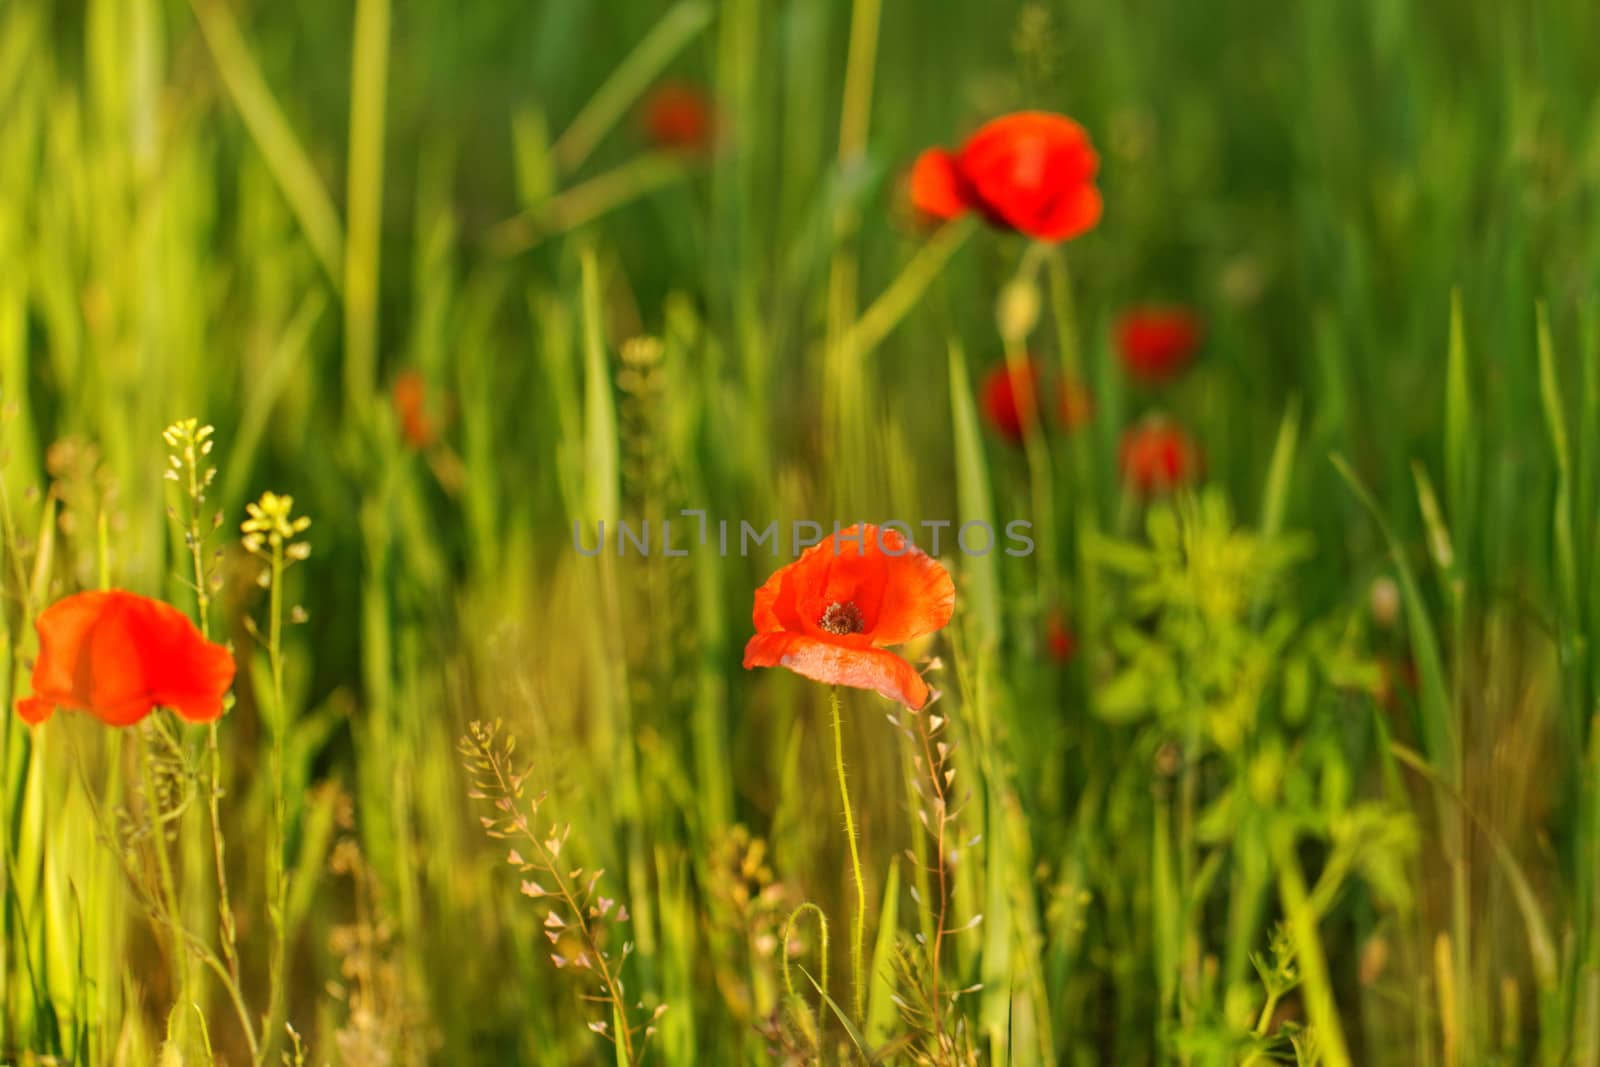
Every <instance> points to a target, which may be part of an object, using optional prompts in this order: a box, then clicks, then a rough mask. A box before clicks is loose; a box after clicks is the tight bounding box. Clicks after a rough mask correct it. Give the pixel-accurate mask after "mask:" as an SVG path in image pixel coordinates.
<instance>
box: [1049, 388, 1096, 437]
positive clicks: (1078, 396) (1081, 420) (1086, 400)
mask: <svg viewBox="0 0 1600 1067" xmlns="http://www.w3.org/2000/svg"><path fill="white" fill-rule="evenodd" d="M1056 413H1057V415H1058V416H1059V417H1060V419H1061V425H1062V426H1064V427H1066V428H1067V429H1068V430H1078V429H1082V428H1083V427H1085V426H1087V425H1089V421H1090V420H1091V419H1093V418H1094V394H1092V393H1090V392H1089V387H1088V386H1086V385H1084V384H1083V383H1082V382H1079V381H1072V380H1068V381H1064V382H1062V383H1061V386H1060V388H1059V389H1058V390H1057V394H1056Z"/></svg>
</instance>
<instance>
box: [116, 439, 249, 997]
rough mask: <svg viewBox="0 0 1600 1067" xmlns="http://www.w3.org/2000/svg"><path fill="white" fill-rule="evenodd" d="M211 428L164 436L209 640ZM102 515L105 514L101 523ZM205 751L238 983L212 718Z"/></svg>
mask: <svg viewBox="0 0 1600 1067" xmlns="http://www.w3.org/2000/svg"><path fill="white" fill-rule="evenodd" d="M213 432H214V430H213V428H212V427H210V426H201V425H199V420H197V419H193V418H189V419H182V420H180V421H178V422H175V423H173V424H172V425H171V426H168V427H167V429H166V431H165V432H164V433H163V434H162V436H163V437H164V438H165V439H166V442H167V445H168V447H170V448H173V449H175V450H176V451H174V452H173V453H172V455H171V456H170V457H169V458H170V461H171V463H172V466H171V468H170V469H169V470H168V471H167V475H166V476H167V479H168V480H169V481H177V480H178V479H179V477H180V476H181V477H183V478H184V479H186V481H187V484H186V485H185V487H184V488H185V492H186V495H187V496H188V498H189V507H188V514H187V516H186V519H187V521H186V522H185V523H184V524H183V526H184V529H183V540H184V544H185V545H186V546H187V547H188V549H189V557H190V560H191V562H192V563H193V566H194V600H195V622H196V624H197V625H198V626H199V627H200V636H201V637H204V638H206V639H207V640H210V638H211V619H210V614H211V613H210V608H211V587H210V578H209V576H208V575H207V574H206V567H205V557H204V554H203V547H204V542H205V536H206V535H205V534H203V533H202V532H201V530H200V509H201V505H203V504H204V503H205V498H206V497H205V494H206V489H207V487H209V486H210V485H211V483H212V481H213V480H214V479H215V478H216V476H217V469H216V468H215V467H206V468H205V470H204V472H203V473H202V471H201V457H203V456H209V455H210V454H211V450H212V448H213V447H214V446H215V441H214V440H213V439H212V436H211V435H212V433H213ZM180 472H181V474H180ZM104 518H105V516H104V514H103V513H102V515H101V521H102V525H103V523H104ZM221 522H222V515H221V513H220V512H219V513H218V514H217V517H216V521H214V522H213V523H212V526H211V528H212V530H215V529H216V528H217V526H219V525H221ZM206 755H207V756H208V757H209V768H208V769H209V772H210V781H209V782H208V783H207V784H208V789H207V793H208V796H207V798H206V800H207V804H206V807H207V811H208V814H209V816H210V826H211V854H212V858H213V861H214V862H215V865H216V869H217V915H218V921H219V931H218V933H219V935H220V940H221V942H222V958H223V959H224V960H225V961H226V962H227V965H228V974H229V976H230V977H231V978H232V979H233V981H234V983H235V984H237V983H238V981H239V946H238V930H237V927H236V925H235V921H234V915H233V901H232V898H231V897H230V895H229V893H228V867H227V862H226V856H227V853H226V848H225V846H224V843H223V838H222V812H221V801H222V750H221V746H220V744H219V743H218V730H217V724H216V722H214V721H213V722H211V723H209V724H208V725H207V727H206Z"/></svg>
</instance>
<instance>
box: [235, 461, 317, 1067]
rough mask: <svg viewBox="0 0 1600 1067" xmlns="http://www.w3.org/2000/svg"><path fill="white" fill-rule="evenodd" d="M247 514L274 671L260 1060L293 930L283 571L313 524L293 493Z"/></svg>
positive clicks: (271, 497) (303, 548)
mask: <svg viewBox="0 0 1600 1067" xmlns="http://www.w3.org/2000/svg"><path fill="white" fill-rule="evenodd" d="M245 510H246V512H247V514H248V518H246V519H245V521H244V523H243V524H242V525H241V527H240V529H241V530H242V531H243V533H244V547H245V550H246V551H247V552H249V553H250V554H251V555H253V556H255V557H256V558H258V559H260V560H262V561H263V562H265V563H266V564H267V567H268V570H267V571H266V572H265V573H264V575H263V581H265V582H266V583H267V634H266V637H265V638H263V637H262V636H261V633H260V631H259V630H257V629H256V627H255V624H254V623H253V622H251V623H249V626H250V630H251V632H252V633H253V634H254V635H255V637H256V639H257V640H258V641H261V643H262V644H263V645H264V646H265V647H266V651H267V666H268V670H269V672H270V674H271V677H272V716H273V729H272V769H271V777H272V846H271V852H270V854H269V856H268V861H269V862H268V866H267V872H268V873H267V881H268V886H269V889H270V891H271V894H272V905H271V908H270V909H269V910H270V912H271V916H272V934H273V942H272V972H271V979H272V992H271V995H270V998H269V1000H268V1005H267V1020H266V1027H267V1039H266V1041H264V1042H263V1043H262V1046H261V1051H260V1054H259V1055H258V1056H257V1058H256V1063H257V1064H261V1063H265V1062H266V1060H267V1059H268V1058H270V1056H271V1054H272V1051H273V1048H274V1046H275V1045H276V1043H277V1034H278V1030H279V1027H278V1026H277V1025H276V1021H277V1019H278V1017H279V1015H280V1014H281V1013H282V1012H283V1010H284V1003H285V994H286V986H287V983H286V981H285V979H286V975H285V973H284V970H285V963H286V959H287V956H288V931H287V929H286V926H285V923H286V922H287V918H288V908H289V902H288V897H289V880H288V875H287V873H286V871H285V869H284V850H285V846H286V841H287V837H288V826H287V823H288V815H287V808H286V804H285V800H284V754H283V749H284V735H285V734H286V733H288V725H289V724H288V721H287V712H286V710H285V707H284V699H283V576H284V572H285V571H286V570H288V568H289V567H290V566H292V565H293V564H294V563H296V562H298V561H299V560H303V559H305V558H306V557H307V556H308V555H310V553H311V546H310V544H308V543H307V542H305V541H297V540H295V538H296V537H297V536H299V535H300V534H302V533H304V532H305V531H306V530H307V529H309V528H310V526H311V520H310V519H309V518H308V517H306V516H304V515H300V516H294V515H293V510H294V497H292V496H280V495H279V494H277V493H273V492H270V491H269V492H266V493H263V494H262V495H261V499H260V500H259V501H258V502H256V503H254V504H247V505H246V506H245Z"/></svg>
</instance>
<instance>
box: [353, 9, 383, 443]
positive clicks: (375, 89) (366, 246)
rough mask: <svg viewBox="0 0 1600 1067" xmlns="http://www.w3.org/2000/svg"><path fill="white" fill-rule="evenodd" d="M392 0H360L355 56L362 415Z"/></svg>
mask: <svg viewBox="0 0 1600 1067" xmlns="http://www.w3.org/2000/svg"><path fill="white" fill-rule="evenodd" d="M388 77H389V0H357V3H356V23H355V44H354V47H353V54H352V58H351V62H350V172H349V176H348V186H347V189H348V196H347V211H348V212H349V233H348V235H347V240H346V246H345V259H344V348H345V350H344V388H345V404H346V405H347V408H348V410H351V411H354V412H355V413H356V415H357V420H358V423H359V422H360V421H361V420H362V419H364V418H365V417H366V416H367V415H368V414H370V412H368V411H367V410H365V409H366V406H367V405H368V403H369V402H370V399H371V396H372V393H373V391H374V389H375V388H376V386H377V372H378V249H379V243H380V239H381V238H380V235H381V232H382V228H383V143H384V115H385V106H386V99H387V92H388Z"/></svg>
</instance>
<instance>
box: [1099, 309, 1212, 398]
mask: <svg viewBox="0 0 1600 1067" xmlns="http://www.w3.org/2000/svg"><path fill="white" fill-rule="evenodd" d="M1116 333H1117V354H1118V355H1120V356H1121V357H1122V365H1123V366H1124V367H1126V368H1127V369H1128V373H1129V374H1131V375H1132V376H1133V377H1135V378H1137V379H1138V380H1140V381H1143V382H1151V383H1153V382H1163V381H1166V380H1168V379H1169V378H1172V377H1173V376H1174V375H1176V374H1177V373H1178V372H1179V371H1181V370H1183V368H1184V367H1187V366H1188V365H1189V363H1190V361H1191V360H1193V359H1194V354H1195V351H1196V349H1198V348H1199V347H1200V334H1201V330H1200V320H1199V319H1198V318H1196V317H1195V315H1194V314H1193V313H1191V312H1190V311H1188V310H1187V309H1185V308H1181V307H1142V308H1134V309H1133V310H1131V311H1129V312H1127V313H1126V314H1125V315H1123V316H1122V318H1121V319H1119V320H1118V321H1117V330H1116Z"/></svg>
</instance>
